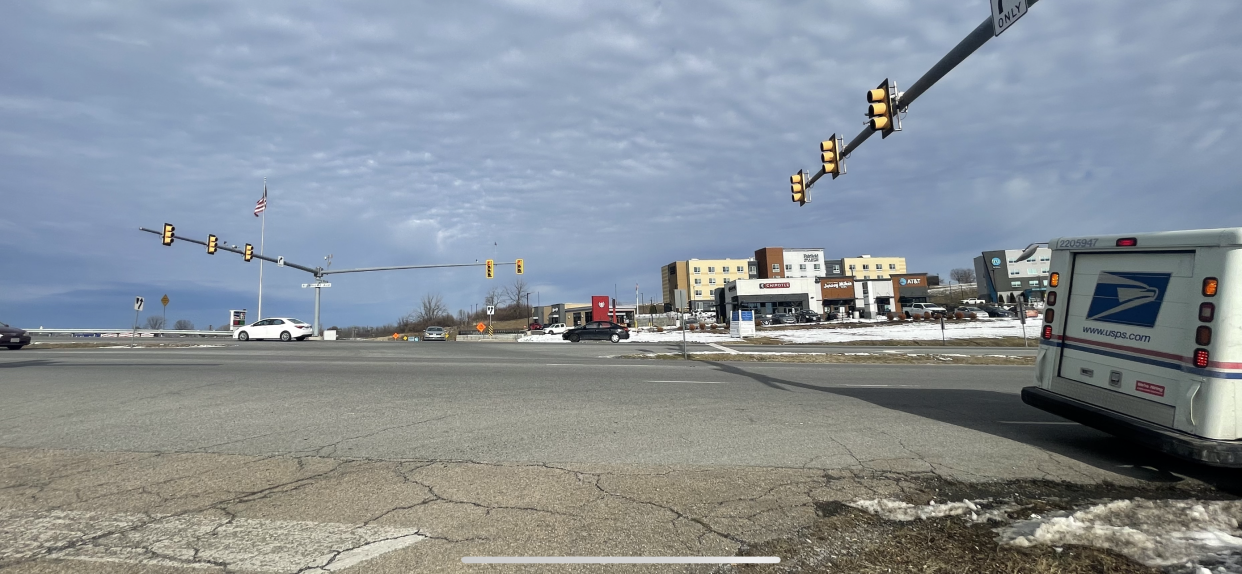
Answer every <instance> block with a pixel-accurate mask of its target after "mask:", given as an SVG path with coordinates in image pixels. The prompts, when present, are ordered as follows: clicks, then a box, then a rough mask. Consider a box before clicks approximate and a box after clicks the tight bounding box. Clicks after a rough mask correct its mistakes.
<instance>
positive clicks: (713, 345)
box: [707, 343, 740, 355]
mask: <svg viewBox="0 0 1242 574" xmlns="http://www.w3.org/2000/svg"><path fill="white" fill-rule="evenodd" d="M707 346H708V347H711V348H713V349H717V350H720V351H724V352H726V353H728V354H730V355H737V354H740V352H739V351H735V350H733V349H730V348H728V347H725V346H722V345H717V344H715V343H708V344H707Z"/></svg>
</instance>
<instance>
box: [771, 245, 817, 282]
mask: <svg viewBox="0 0 1242 574" xmlns="http://www.w3.org/2000/svg"><path fill="white" fill-rule="evenodd" d="M755 263H756V267H757V268H758V277H757V278H758V279H790V278H802V277H810V278H812V279H814V278H816V277H823V276H825V275H828V270H827V269H825V268H824V249H823V248H822V247H789V248H786V247H764V248H761V249H757V250H755Z"/></svg>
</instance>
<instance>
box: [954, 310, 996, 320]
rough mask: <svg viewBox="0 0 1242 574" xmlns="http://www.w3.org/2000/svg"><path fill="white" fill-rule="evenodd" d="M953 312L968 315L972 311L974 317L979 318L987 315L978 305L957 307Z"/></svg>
mask: <svg viewBox="0 0 1242 574" xmlns="http://www.w3.org/2000/svg"><path fill="white" fill-rule="evenodd" d="M953 312H954V313H962V314H965V315H966V316H967V317H969V316H970V314H971V313H974V314H975V317H980V318H982V317H987V316H988V312H987V311H984V310H983V309H980V308H978V307H958V308H957V309H954V310H953Z"/></svg>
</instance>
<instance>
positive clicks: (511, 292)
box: [502, 277, 530, 307]
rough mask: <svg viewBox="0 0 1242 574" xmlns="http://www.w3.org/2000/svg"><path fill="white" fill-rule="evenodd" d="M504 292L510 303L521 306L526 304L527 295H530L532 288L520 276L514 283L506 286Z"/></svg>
mask: <svg viewBox="0 0 1242 574" xmlns="http://www.w3.org/2000/svg"><path fill="white" fill-rule="evenodd" d="M502 294H503V296H504V299H505V301H508V302H509V304H510V305H514V306H517V307H521V306H523V305H525V304H526V296H527V295H530V288H529V287H527V286H526V282H525V281H523V280H522V278H521V277H518V278H516V279H514V280H513V285H508V286H506V287H505V288H504V290H503V291H502Z"/></svg>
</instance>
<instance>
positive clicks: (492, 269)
mask: <svg viewBox="0 0 1242 574" xmlns="http://www.w3.org/2000/svg"><path fill="white" fill-rule="evenodd" d="M495 276H496V262H494V261H492V260H491V259H488V260H487V278H488V279H491V278H493V277H495Z"/></svg>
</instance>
